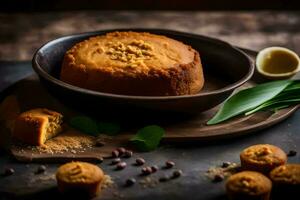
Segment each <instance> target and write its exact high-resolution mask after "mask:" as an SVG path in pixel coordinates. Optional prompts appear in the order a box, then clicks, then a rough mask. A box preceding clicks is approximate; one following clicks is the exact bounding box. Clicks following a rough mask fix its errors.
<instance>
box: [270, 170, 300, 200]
mask: <svg viewBox="0 0 300 200" xmlns="http://www.w3.org/2000/svg"><path fill="white" fill-rule="evenodd" d="M270 179H271V180H272V182H273V185H274V194H281V195H285V194H289V195H292V196H295V197H297V196H298V197H299V195H300V164H286V165H281V166H279V167H276V168H275V169H273V170H272V171H271V173H270Z"/></svg>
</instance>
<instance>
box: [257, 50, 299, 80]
mask: <svg viewBox="0 0 300 200" xmlns="http://www.w3.org/2000/svg"><path fill="white" fill-rule="evenodd" d="M256 69H257V71H258V72H259V73H260V74H262V75H263V76H265V77H266V78H270V79H286V78H290V77H292V76H294V75H295V74H297V72H299V71H300V59H299V56H298V55H297V54H296V53H295V52H293V51H291V50H289V49H287V48H283V47H268V48H265V49H263V50H261V51H260V52H259V53H258V55H257V57H256Z"/></svg>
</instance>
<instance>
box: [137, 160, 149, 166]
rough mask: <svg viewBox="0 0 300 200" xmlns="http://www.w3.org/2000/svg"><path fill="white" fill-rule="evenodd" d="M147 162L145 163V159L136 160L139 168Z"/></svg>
mask: <svg viewBox="0 0 300 200" xmlns="http://www.w3.org/2000/svg"><path fill="white" fill-rule="evenodd" d="M145 162H146V161H145V160H144V159H143V158H137V159H136V160H135V163H136V165H138V166H140V165H143V164H145Z"/></svg>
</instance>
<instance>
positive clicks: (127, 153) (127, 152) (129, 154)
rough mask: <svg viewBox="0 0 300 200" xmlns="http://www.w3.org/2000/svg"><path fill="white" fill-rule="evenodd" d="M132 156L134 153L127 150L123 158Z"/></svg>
mask: <svg viewBox="0 0 300 200" xmlns="http://www.w3.org/2000/svg"><path fill="white" fill-rule="evenodd" d="M132 155H133V152H132V151H130V150H126V151H125V153H124V155H123V157H124V158H131V157H132Z"/></svg>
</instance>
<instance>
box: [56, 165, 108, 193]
mask: <svg viewBox="0 0 300 200" xmlns="http://www.w3.org/2000/svg"><path fill="white" fill-rule="evenodd" d="M103 178H104V173H103V171H102V170H101V169H100V168H99V167H98V166H97V165H93V164H90V163H86V162H70V163H67V164H64V165H62V166H60V167H59V168H58V170H57V172H56V180H57V184H58V189H59V191H60V192H62V193H65V194H71V195H74V194H76V195H79V196H89V197H93V196H96V195H97V194H98V193H99V192H100V189H101V188H100V186H101V183H102V181H103ZM77 197H78V196H77Z"/></svg>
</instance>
